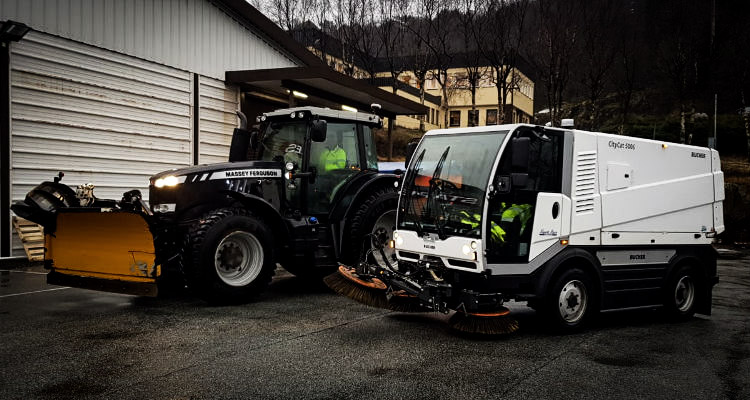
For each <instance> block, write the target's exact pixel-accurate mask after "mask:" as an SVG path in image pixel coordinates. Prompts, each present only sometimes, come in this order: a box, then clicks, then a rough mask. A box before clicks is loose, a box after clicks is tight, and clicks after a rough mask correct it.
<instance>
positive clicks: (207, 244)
mask: <svg viewBox="0 0 750 400" xmlns="http://www.w3.org/2000/svg"><path fill="white" fill-rule="evenodd" d="M273 249H274V247H273V233H272V231H271V229H269V228H268V227H267V226H266V224H265V222H264V221H263V220H262V219H260V218H258V217H256V216H255V215H253V214H252V213H251V212H249V211H247V210H245V209H241V208H222V209H218V210H213V211H210V212H208V213H207V214H205V215H204V216H203V217H201V218H200V219H199V220H198V221H197V222H196V223H195V224H194V225H193V226H192V227H190V229H189V230H188V234H187V240H186V246H185V251H186V254H185V278H186V280H187V283H188V287H189V288H190V289H191V290H193V291H194V292H195V293H196V294H197V295H198V296H199V297H201V298H203V299H204V300H206V301H208V302H210V303H218V304H226V303H238V302H243V301H247V300H249V299H251V298H252V297H254V296H256V295H258V294H259V293H261V292H262V291H263V290H265V289H266V287H267V286H268V284H269V282H270V281H271V277H272V276H273V273H274V270H275V269H276V263H275V262H274V252H273Z"/></svg>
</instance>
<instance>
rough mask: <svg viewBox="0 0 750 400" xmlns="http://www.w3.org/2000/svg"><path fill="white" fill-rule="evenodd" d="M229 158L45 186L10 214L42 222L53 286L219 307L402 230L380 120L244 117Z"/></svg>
mask: <svg viewBox="0 0 750 400" xmlns="http://www.w3.org/2000/svg"><path fill="white" fill-rule="evenodd" d="M240 117H241V118H240V119H241V124H240V127H239V128H237V129H235V130H234V135H233V138H232V144H231V148H230V154H229V162H226V163H218V164H208V165H197V166H192V167H187V168H181V169H174V170H169V171H164V172H161V173H158V174H155V175H154V176H152V177H151V179H150V182H149V183H150V185H149V197H148V202H146V201H145V199H144V198H143V197H144V196H142V194H141V193H140V192H139V191H137V190H134V191H129V192H126V193H125V194H124V195H123V197H122V199H119V200H105V199H99V198H96V197H95V196H94V194H93V186H91V185H81V186H79V187H78V188H77V190H74V189H73V188H71V187H69V186H67V185H65V184H64V183H63V182H61V181H60V178H62V175H60V176H59V177H58V178H56V179H55V180H54V181H50V182H44V183H42V184H41V185H39V186H37V187H36V188H34V189H33V190H32V191H31V192H29V193H28V195H27V196H26V198H25V200H24V201H22V202H18V203H16V204H15V205H13V206H12V209H13V211H14V212H15V213H16V214H17V215H19V216H21V217H24V218H26V219H29V220H31V221H34V222H37V223H39V224H41V225H43V226H44V233H45V238H46V243H45V266H46V267H47V268H48V269H49V271H50V272H49V274H48V278H47V279H48V282H49V283H51V284H58V285H65V286H74V287H81V288H89V289H98V290H105V291H112V292H121V293H129V294H139V295H148V296H155V295H157V294H158V293H160V292H163V291H164V290H166V289H170V288H173V287H174V288H181V287H184V286H185V284H187V286H188V287H189V288H190V289H192V291H193V292H195V293H197V294H198V295H199V296H200V297H203V298H204V299H206V300H209V301H212V302H235V301H242V300H245V299H247V298H249V297H252V296H254V295H256V294H258V293H259V292H261V291H262V290H263V289H264V288H265V287H266V286H267V285H268V283H269V282H270V280H271V276H272V275H273V273H274V270H275V269H276V264H277V263H279V264H281V265H283V266H284V268H286V269H287V270H289V271H290V272H293V273H294V274H297V275H301V276H305V277H312V278H316V277H322V276H324V275H327V274H329V273H330V272H331V271H332V270H333V269H335V267H336V266H338V263H339V262H352V261H353V260H356V259H357V258H358V255H359V253H360V249H361V248H363V247H364V248H367V247H369V246H371V245H372V243H373V241H376V242H385V241H387V239H388V238H390V237H391V232H392V231H393V229H394V227H395V215H396V210H395V209H396V203H397V193H396V189H395V187H394V183H395V182H396V181H397V180H398V176H396V175H394V174H385V173H379V171H378V165H377V153H376V151H375V140H374V133H373V129H374V128H378V127H380V126H382V122H381V119H380V117H379V116H378V115H375V114H370V113H362V112H349V111H338V110H331V109H325V108H317V107H298V108H291V109H282V110H277V111H274V112H269V113H265V114H263V115H262V116H260V117H259V118H258V121H257V124H256V125H254V126H252V127H249V126H247V121H246V120H245V119H244V116H242V115H241V113H240Z"/></svg>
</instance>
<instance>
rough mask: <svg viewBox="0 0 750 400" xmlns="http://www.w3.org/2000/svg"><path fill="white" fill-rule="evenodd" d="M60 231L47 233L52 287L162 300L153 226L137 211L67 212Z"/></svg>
mask: <svg viewBox="0 0 750 400" xmlns="http://www.w3.org/2000/svg"><path fill="white" fill-rule="evenodd" d="M56 222H57V223H56V228H55V231H54V232H52V233H46V232H45V249H46V251H45V264H46V265H47V266H48V267H49V268H50V270H51V271H50V273H49V274H48V275H47V282H48V283H50V284H54V285H63V286H72V287H78V288H84V289H93V290H102V291H107V292H116V293H125V294H136V295H141V296H156V295H157V292H158V290H157V285H156V280H157V278H158V277H159V276H160V275H161V268H160V266H157V265H156V264H155V251H154V238H153V235H152V234H151V231H150V230H149V226H148V222H147V221H146V220H145V219H144V218H143V217H142V216H141V215H139V214H137V213H132V212H100V211H99V210H86V209H61V210H59V212H58V214H57V221H56Z"/></svg>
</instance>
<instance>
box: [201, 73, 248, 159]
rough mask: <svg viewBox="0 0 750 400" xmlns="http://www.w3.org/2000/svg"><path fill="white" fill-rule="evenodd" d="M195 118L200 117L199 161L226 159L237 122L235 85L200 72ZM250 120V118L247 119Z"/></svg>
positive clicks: (237, 95)
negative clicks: (202, 74)
mask: <svg viewBox="0 0 750 400" xmlns="http://www.w3.org/2000/svg"><path fill="white" fill-rule="evenodd" d="M198 79H199V81H200V87H199V88H198V94H199V95H200V96H199V98H198V118H199V119H200V135H199V137H198V140H199V141H200V157H199V159H198V162H199V163H200V164H210V163H216V162H226V161H227V160H228V159H229V146H230V145H231V144H232V133H233V132H234V128H235V127H236V126H237V114H236V110H238V109H239V107H238V104H239V89H238V88H237V87H236V86H228V85H225V84H224V82H222V81H219V80H216V79H212V78H207V77H205V76H200V77H199V78H198ZM250 123H252V121H251V122H250Z"/></svg>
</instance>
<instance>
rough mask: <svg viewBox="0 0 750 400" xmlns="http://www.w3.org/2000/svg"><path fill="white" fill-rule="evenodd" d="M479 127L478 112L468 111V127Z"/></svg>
mask: <svg viewBox="0 0 750 400" xmlns="http://www.w3.org/2000/svg"><path fill="white" fill-rule="evenodd" d="M478 125H479V110H469V126H478Z"/></svg>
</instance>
